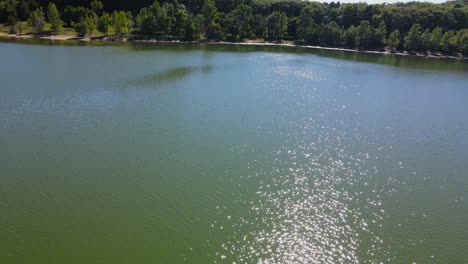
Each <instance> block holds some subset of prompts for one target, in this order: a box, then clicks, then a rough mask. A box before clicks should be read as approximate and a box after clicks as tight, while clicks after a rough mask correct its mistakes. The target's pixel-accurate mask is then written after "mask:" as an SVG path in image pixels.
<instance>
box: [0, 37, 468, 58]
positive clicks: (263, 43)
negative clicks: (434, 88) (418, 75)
mask: <svg viewBox="0 0 468 264" xmlns="http://www.w3.org/2000/svg"><path fill="white" fill-rule="evenodd" d="M0 37H4V38H13V39H31V38H36V39H46V40H67V41H81V42H90V41H96V42H133V43H184V44H200V43H202V44H208V45H248V46H282V47H296V48H305V49H317V50H335V51H348V52H358V53H371V54H384V55H397V56H416V57H428V58H439V59H462V60H463V59H465V60H466V59H468V57H456V56H449V55H443V54H429V55H428V54H421V53H408V52H390V51H377V50H357V49H348V48H335V47H324V46H313V45H297V44H290V43H274V42H254V41H246V42H228V41H207V42H205V41H179V40H156V39H152V40H137V39H135V40H129V39H126V38H124V39H119V40H117V39H114V38H103V37H98V38H90V37H84V38H80V37H77V36H71V35H53V36H39V37H38V36H34V35H30V34H27V35H21V36H20V35H14V34H6V33H3V32H0Z"/></svg>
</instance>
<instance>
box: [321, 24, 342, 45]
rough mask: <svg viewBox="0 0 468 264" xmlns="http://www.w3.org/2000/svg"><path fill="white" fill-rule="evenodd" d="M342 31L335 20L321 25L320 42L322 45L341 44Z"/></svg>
mask: <svg viewBox="0 0 468 264" xmlns="http://www.w3.org/2000/svg"><path fill="white" fill-rule="evenodd" d="M342 35H343V33H342V32H341V28H340V27H339V26H338V24H337V23H336V22H335V21H332V22H330V23H328V24H326V25H324V26H322V31H321V32H320V42H321V44H322V45H330V46H336V45H339V44H341V42H342V40H341V37H342Z"/></svg>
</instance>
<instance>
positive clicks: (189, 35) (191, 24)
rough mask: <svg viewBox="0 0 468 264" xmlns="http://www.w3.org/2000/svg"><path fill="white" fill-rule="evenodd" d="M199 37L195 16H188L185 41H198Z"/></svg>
mask: <svg viewBox="0 0 468 264" xmlns="http://www.w3.org/2000/svg"><path fill="white" fill-rule="evenodd" d="M198 37H199V35H197V32H196V26H195V21H194V18H193V16H190V15H188V16H187V19H186V21H185V29H184V39H186V40H190V41H192V40H196V39H198Z"/></svg>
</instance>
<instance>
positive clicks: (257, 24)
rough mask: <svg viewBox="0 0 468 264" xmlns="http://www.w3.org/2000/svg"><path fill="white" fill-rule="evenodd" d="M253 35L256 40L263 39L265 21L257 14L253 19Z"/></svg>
mask: <svg viewBox="0 0 468 264" xmlns="http://www.w3.org/2000/svg"><path fill="white" fill-rule="evenodd" d="M253 24H254V26H253V30H254V34H255V36H256V37H257V38H264V37H265V32H266V19H265V17H264V16H262V15H261V14H257V15H255V17H254V23H253Z"/></svg>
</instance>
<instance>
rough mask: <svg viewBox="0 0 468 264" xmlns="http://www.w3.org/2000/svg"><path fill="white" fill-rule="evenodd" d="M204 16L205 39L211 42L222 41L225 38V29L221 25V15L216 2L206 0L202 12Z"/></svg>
mask: <svg viewBox="0 0 468 264" xmlns="http://www.w3.org/2000/svg"><path fill="white" fill-rule="evenodd" d="M201 14H202V15H203V21H204V28H205V37H206V38H207V39H209V40H220V39H222V37H223V29H222V28H221V26H220V25H219V22H218V19H219V13H218V9H216V6H215V2H214V0H205V1H204V2H203V7H202V10H201Z"/></svg>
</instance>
